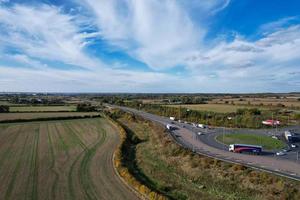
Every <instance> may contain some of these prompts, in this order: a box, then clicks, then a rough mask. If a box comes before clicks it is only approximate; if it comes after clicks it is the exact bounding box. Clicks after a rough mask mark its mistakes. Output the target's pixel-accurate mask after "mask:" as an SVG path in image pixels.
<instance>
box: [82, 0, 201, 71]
mask: <svg viewBox="0 0 300 200" xmlns="http://www.w3.org/2000/svg"><path fill="white" fill-rule="evenodd" d="M85 2H86V3H87V5H88V7H89V8H90V9H91V10H92V11H93V12H94V14H95V16H96V22H97V24H98V27H99V29H100V31H101V35H102V36H103V38H104V39H106V40H107V41H108V42H109V43H110V44H113V45H116V46H118V47H121V48H123V49H125V50H126V51H127V52H128V53H129V54H130V55H132V56H133V57H135V58H137V59H139V60H141V61H143V62H145V63H146V64H148V65H149V66H150V67H152V68H155V69H160V68H161V67H172V66H174V65H176V64H178V62H180V57H181V54H182V52H186V51H191V50H194V49H195V48H197V46H198V45H199V43H201V40H202V38H203V36H204V34H205V29H204V28H202V27H200V26H199V25H196V24H194V23H193V21H192V20H191V18H190V16H189V14H188V13H187V10H185V9H183V7H182V6H180V5H181V4H179V3H178V2H177V1H171V0H166V1H160V0H149V1H138V0H128V1H123V2H121V3H120V1H117V0H111V1H104V0H100V1H96V0H86V1H85Z"/></svg>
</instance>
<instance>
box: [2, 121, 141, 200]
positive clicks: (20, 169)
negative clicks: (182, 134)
mask: <svg viewBox="0 0 300 200" xmlns="http://www.w3.org/2000/svg"><path fill="white" fill-rule="evenodd" d="M119 141H120V139H119V134H118V131H117V129H116V128H115V127H114V126H113V125H112V124H111V123H110V122H109V121H108V120H106V119H104V118H95V119H79V120H61V121H48V122H28V123H14V124H2V125H0V183H1V184H0V199H13V200H17V199H59V200H61V199H72V200H73V199H137V197H136V196H135V195H133V194H132V193H131V191H129V190H128V189H127V187H125V186H124V185H123V184H122V182H121V181H120V179H119V178H118V177H117V175H116V174H115V171H114V169H113V164H112V155H113V152H114V149H115V148H116V147H117V145H118V143H119Z"/></svg>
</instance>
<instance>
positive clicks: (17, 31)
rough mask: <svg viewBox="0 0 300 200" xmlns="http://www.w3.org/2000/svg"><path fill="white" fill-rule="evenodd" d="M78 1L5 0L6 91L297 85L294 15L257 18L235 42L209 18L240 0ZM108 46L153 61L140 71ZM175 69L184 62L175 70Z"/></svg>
mask: <svg viewBox="0 0 300 200" xmlns="http://www.w3.org/2000/svg"><path fill="white" fill-rule="evenodd" d="M73 1H74V2H77V3H78V4H80V6H81V7H78V8H76V9H73V8H71V9H65V8H64V7H63V6H62V7H58V6H54V5H46V4H41V3H35V4H30V3H23V4H14V3H11V2H8V4H9V6H6V3H4V1H3V0H2V1H0V2H3V3H2V4H0V53H1V54H0V90H2V91H3V90H7V91H53V92H54V91H61V92H66V91H70V92H80V91H102V92H109V91H111V92H239V91H245V92H251V91H252V92H259V91H286V90H289V91H294V90H297V89H298V90H299V89H300V88H299V87H300V85H299V79H300V74H299V70H298V69H299V63H300V56H299V55H300V25H299V23H298V21H297V17H285V18H282V19H279V20H278V21H275V22H270V23H267V24H264V25H261V26H260V27H258V32H259V33H260V37H259V38H258V39H255V40H253V39H252V40H248V39H247V35H242V34H241V33H236V35H235V36H234V38H233V39H232V40H231V41H228V40H225V39H222V38H221V39H220V37H218V38H216V39H215V40H214V39H211V40H210V41H206V36H207V34H208V33H209V30H210V26H209V23H208V22H210V19H213V18H214V17H217V16H218V15H217V13H220V12H222V11H223V10H225V9H226V8H227V7H228V6H229V5H230V4H231V3H234V1H230V0H208V1H197V0H191V1H184V0H164V1H161V0H147V1H146V0H145V1H143V0H126V1H119V0H109V1H106V0H83V1H79V0H73ZM233 31H234V30H233ZM261 33H263V34H261ZM216 35H217V34H216ZM217 36H218V35H217ZM91 46H93V47H91ZM103 46H105V47H103ZM107 46H108V47H111V48H110V49H109V51H110V52H109V53H111V51H112V52H113V51H117V52H122V55H123V54H124V55H126V56H129V57H130V59H133V60H137V61H139V62H142V63H145V65H146V68H147V67H149V68H151V69H146V70H144V69H143V70H144V71H143V70H134V67H132V66H131V64H129V63H126V60H123V59H122V58H120V59H119V60H117V61H116V62H113V64H108V62H106V61H104V60H105V59H103V58H102V55H103V53H104V54H105V53H106V51H108V50H107ZM95 52H100V53H98V54H97V53H95ZM111 55H112V56H113V53H112V54H111ZM120 57H122V56H120ZM114 59H118V57H117V56H116V58H114ZM114 61H115V60H114ZM60 65H63V67H60ZM20 66H22V67H20ZM66 66H69V67H66ZM73 66H74V67H73ZM176 68H184V70H183V71H180V73H174V72H173V73H169V72H172V69H176ZM135 69H136V68H135ZM36 83H38V84H36ZM237 83H238V84H237ZM162 86H163V87H162Z"/></svg>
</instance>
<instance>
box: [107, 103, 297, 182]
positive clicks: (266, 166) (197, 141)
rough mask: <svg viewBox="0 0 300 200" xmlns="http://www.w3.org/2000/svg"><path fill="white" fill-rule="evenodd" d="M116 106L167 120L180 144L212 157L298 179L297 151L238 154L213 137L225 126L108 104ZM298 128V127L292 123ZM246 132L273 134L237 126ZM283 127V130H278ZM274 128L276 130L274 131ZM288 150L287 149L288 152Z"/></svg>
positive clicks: (150, 118)
mask: <svg viewBox="0 0 300 200" xmlns="http://www.w3.org/2000/svg"><path fill="white" fill-rule="evenodd" d="M112 107H117V108H120V109H122V110H124V111H127V112H131V113H134V114H137V115H140V116H142V117H144V118H146V119H148V120H151V121H154V122H158V123H160V124H162V125H164V126H166V125H167V124H171V123H172V125H173V126H174V127H175V128H176V130H173V131H170V134H171V136H172V137H173V139H174V140H175V141H176V142H177V143H178V144H179V145H181V146H183V147H185V148H189V149H191V150H192V151H194V152H196V153H199V154H202V155H206V156H209V157H213V158H216V159H219V160H223V161H226V162H231V163H238V164H243V165H245V166H248V167H251V168H255V169H258V170H261V171H267V172H269V173H273V174H277V175H280V176H284V177H288V178H291V179H294V180H300V156H299V155H298V156H299V160H297V158H296V157H297V153H296V152H291V155H289V156H286V158H284V157H279V156H275V155H274V152H266V153H265V155H250V154H238V153H232V152H229V151H228V147H227V146H225V145H223V144H221V143H218V142H217V141H216V140H215V139H214V137H215V136H216V135H218V134H223V133H224V134H225V132H226V133H228V132H230V130H229V129H225V128H214V129H207V130H204V129H201V130H200V128H196V127H193V126H192V125H190V124H185V123H179V122H174V121H172V120H170V119H169V118H166V117H161V116H157V115H153V114H150V113H147V112H143V111H140V110H136V109H133V108H128V107H121V106H112ZM296 128H298V127H296ZM239 130H243V131H246V132H249V131H254V132H255V131H256V133H257V134H258V133H263V134H270V135H272V134H274V133H273V132H272V130H269V129H268V130H248V129H239ZM199 131H202V132H204V133H205V134H203V135H200V136H199V135H198V134H197V133H198V132H199ZM280 131H283V130H280ZM278 132H279V130H277V132H276V133H278ZM289 153H290V152H288V154H289Z"/></svg>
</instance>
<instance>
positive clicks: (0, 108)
mask: <svg viewBox="0 0 300 200" xmlns="http://www.w3.org/2000/svg"><path fill="white" fill-rule="evenodd" d="M8 112H9V106H5V105H0V113H8Z"/></svg>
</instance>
